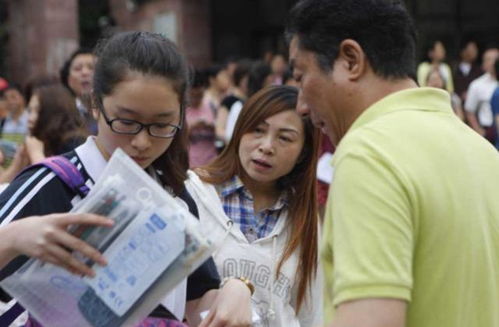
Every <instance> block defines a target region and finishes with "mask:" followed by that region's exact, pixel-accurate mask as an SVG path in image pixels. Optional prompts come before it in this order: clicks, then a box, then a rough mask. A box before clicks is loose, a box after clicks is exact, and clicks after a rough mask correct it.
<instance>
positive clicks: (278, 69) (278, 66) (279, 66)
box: [270, 53, 288, 85]
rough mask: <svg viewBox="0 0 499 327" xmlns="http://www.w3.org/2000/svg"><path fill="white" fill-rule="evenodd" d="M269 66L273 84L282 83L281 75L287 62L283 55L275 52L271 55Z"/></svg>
mask: <svg viewBox="0 0 499 327" xmlns="http://www.w3.org/2000/svg"><path fill="white" fill-rule="evenodd" d="M270 68H271V69H272V74H273V81H272V84H273V85H282V84H283V77H284V73H285V72H286V69H288V63H287V60H286V58H285V57H284V55H282V54H280V53H277V54H275V55H274V56H273V57H272V60H271V61H270Z"/></svg>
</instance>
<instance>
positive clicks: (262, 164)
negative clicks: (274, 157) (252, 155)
mask: <svg viewBox="0 0 499 327" xmlns="http://www.w3.org/2000/svg"><path fill="white" fill-rule="evenodd" d="M252 162H253V163H254V164H255V165H256V166H257V168H259V169H262V170H266V169H270V168H272V165H271V164H269V163H268V162H266V161H263V160H258V159H253V160H252Z"/></svg>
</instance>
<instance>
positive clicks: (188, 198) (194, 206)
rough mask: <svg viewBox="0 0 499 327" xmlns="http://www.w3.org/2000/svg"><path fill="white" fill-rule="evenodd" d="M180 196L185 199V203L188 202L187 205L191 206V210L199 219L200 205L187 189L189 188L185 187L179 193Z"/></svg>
mask: <svg viewBox="0 0 499 327" xmlns="http://www.w3.org/2000/svg"><path fill="white" fill-rule="evenodd" d="M178 197H179V198H181V199H182V200H184V202H185V203H187V206H188V207H189V212H190V213H191V214H192V215H193V216H195V217H196V218H197V219H199V211H198V206H197V204H196V201H194V199H193V198H192V196H191V194H190V193H189V191H187V189H186V188H184V189H183V190H182V192H181V193H180V194H179V195H178Z"/></svg>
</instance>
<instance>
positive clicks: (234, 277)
mask: <svg viewBox="0 0 499 327" xmlns="http://www.w3.org/2000/svg"><path fill="white" fill-rule="evenodd" d="M231 279H238V280H240V281H241V282H243V283H244V284H245V285H246V286H247V287H248V289H249V290H250V293H251V295H253V294H254V293H255V286H254V285H253V283H251V281H250V280H249V279H248V278H246V277H243V276H239V277H236V276H228V277H225V278H224V279H222V282H221V283H220V288H222V287H224V286H225V284H227V282H228V281H229V280H231Z"/></svg>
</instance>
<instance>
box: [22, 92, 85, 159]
mask: <svg viewBox="0 0 499 327" xmlns="http://www.w3.org/2000/svg"><path fill="white" fill-rule="evenodd" d="M28 108H29V118H28V127H29V130H30V136H28V137H27V138H26V141H25V142H26V150H27V152H28V155H29V157H30V161H31V163H36V162H39V161H41V160H43V159H44V158H45V157H46V156H52V155H58V154H62V153H66V152H68V151H71V150H73V149H74V148H76V147H77V146H78V145H80V144H82V143H83V142H84V141H85V139H86V136H87V134H88V133H87V131H86V130H85V128H84V127H83V125H84V122H83V119H82V118H81V116H80V114H79V113H78V110H77V109H76V105H75V103H74V100H73V97H72V96H71V94H70V93H69V91H68V90H67V89H66V88H65V87H64V86H62V85H60V84H51V85H45V86H41V87H39V88H37V89H35V90H34V92H33V95H32V96H31V99H30V101H29V105H28Z"/></svg>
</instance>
